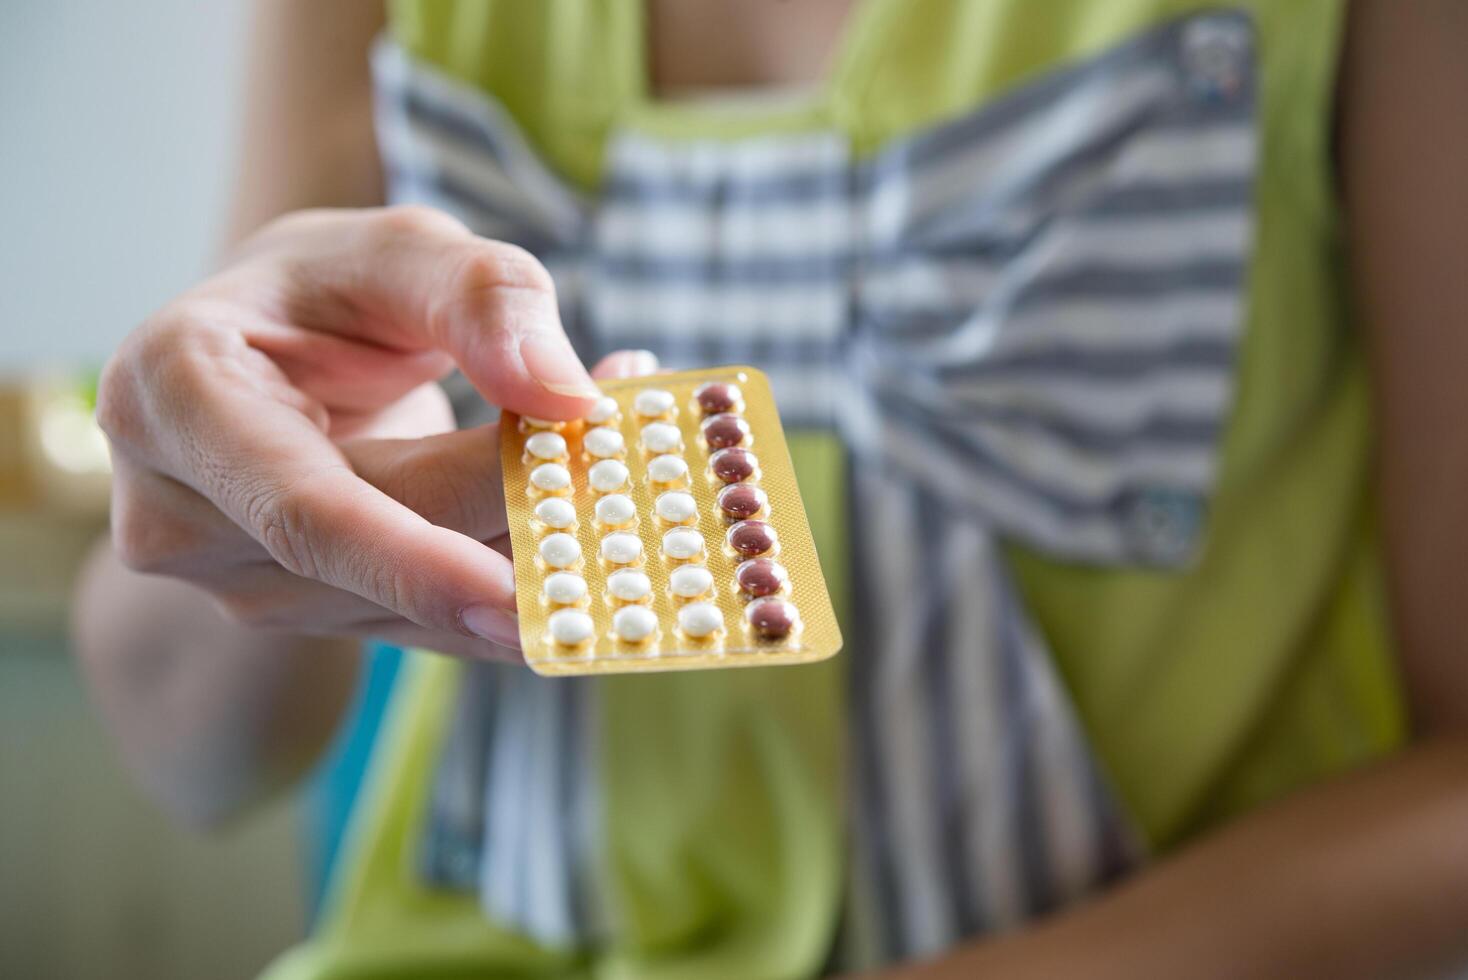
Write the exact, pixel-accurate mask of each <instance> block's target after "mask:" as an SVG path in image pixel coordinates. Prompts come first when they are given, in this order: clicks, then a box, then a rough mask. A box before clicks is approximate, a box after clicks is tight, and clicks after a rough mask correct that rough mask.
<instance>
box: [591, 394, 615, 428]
mask: <svg viewBox="0 0 1468 980" xmlns="http://www.w3.org/2000/svg"><path fill="white" fill-rule="evenodd" d="M616 417H617V400H616V399H615V398H613V397H612V396H611V395H602V396H601V397H600V398H598V399H597V400H596V404H595V405H593V406H591V411H589V412H587V413H586V421H588V422H590V423H591V424H592V425H604V424H605V423H607V422H610V421H611V420H612V419H614V418H616Z"/></svg>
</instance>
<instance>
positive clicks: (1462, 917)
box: [891, 738, 1468, 980]
mask: <svg viewBox="0 0 1468 980" xmlns="http://www.w3.org/2000/svg"><path fill="white" fill-rule="evenodd" d="M1464 963H1468V738H1458V739H1447V738H1444V739H1440V740H1437V741H1434V742H1424V743H1422V744H1421V745H1420V746H1418V747H1415V748H1413V749H1411V750H1409V751H1407V752H1405V753H1403V754H1402V755H1401V756H1400V757H1398V758H1396V759H1393V760H1391V761H1389V762H1386V763H1384V764H1382V765H1380V766H1378V767H1375V768H1373V769H1370V770H1367V771H1364V772H1361V773H1358V774H1355V775H1352V776H1349V777H1347V778H1344V779H1341V780H1338V781H1336V782H1332V783H1329V784H1325V785H1322V786H1319V787H1317V788H1314V789H1311V790H1308V791H1305V792H1303V793H1300V794H1299V795H1297V796H1295V797H1292V798H1290V799H1289V800H1287V801H1285V802H1283V803H1281V804H1278V805H1276V806H1273V807H1270V808H1267V809H1265V810H1262V811H1260V812H1258V813H1256V814H1253V815H1251V816H1249V817H1246V818H1244V819H1242V820H1240V821H1238V822H1237V823H1236V824H1233V825H1231V826H1230V827H1228V828H1226V829H1224V830H1223V831H1221V832H1219V833H1218V834H1216V835H1214V836H1212V837H1210V838H1208V839H1206V840H1203V841H1200V842H1199V843H1197V844H1196V845H1193V846H1191V847H1189V848H1187V849H1186V850H1184V851H1183V852H1181V853H1179V854H1177V855H1176V856H1175V857H1171V858H1169V859H1167V860H1166V861H1164V862H1162V863H1160V864H1158V865H1157V866H1155V867H1154V868H1152V869H1150V870H1148V871H1146V872H1143V873H1142V874H1140V875H1138V876H1137V877H1136V878H1135V879H1133V880H1132V881H1130V882H1128V883H1126V884H1124V885H1122V886H1120V887H1118V888H1116V889H1114V890H1113V891H1111V892H1108V893H1107V894H1105V895H1104V896H1102V897H1099V898H1097V899H1095V900H1093V901H1092V902H1090V903H1088V904H1086V905H1083V906H1081V907H1079V908H1077V909H1076V910H1074V911H1072V912H1069V913H1067V914H1064V915H1062V916H1060V917H1058V918H1056V919H1054V920H1052V921H1050V922H1047V923H1044V924H1041V925H1039V926H1037V927H1034V928H1032V929H1030V930H1027V931H1025V932H1022V933H1019V934H1016V935H1015V936H1013V937H1007V938H1002V939H997V940H993V941H989V942H981V943H977V944H975V945H972V946H969V947H966V948H962V949H960V950H958V951H956V952H954V953H952V954H949V955H947V956H945V957H943V958H941V959H939V960H935V961H933V962H931V963H928V964H922V965H918V966H912V967H906V968H903V969H899V970H896V971H894V972H893V973H892V974H891V976H892V978H893V980H897V978H899V977H900V978H901V980H948V978H955V980H956V978H959V977H964V978H967V977H973V976H983V975H988V976H995V977H1006V978H1024V977H1047V978H1054V977H1086V978H1089V980H1105V978H1108V977H1116V978H1135V977H1154V976H1155V977H1183V976H1185V977H1193V978H1200V980H1201V978H1208V977H1219V978H1224V977H1256V978H1275V977H1278V978H1282V980H1283V978H1293V977H1332V978H1338V980H1342V978H1362V980H1365V978H1378V977H1379V978H1392V980H1401V978H1408V977H1414V976H1429V975H1435V974H1434V973H1433V971H1435V970H1441V969H1443V968H1446V967H1448V966H1450V965H1454V966H1461V965H1463V964H1464Z"/></svg>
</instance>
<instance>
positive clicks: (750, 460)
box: [709, 449, 757, 483]
mask: <svg viewBox="0 0 1468 980" xmlns="http://www.w3.org/2000/svg"><path fill="white" fill-rule="evenodd" d="M756 463H757V460H756V459H755V457H754V453H752V452H750V451H749V450H748V449H720V450H719V451H718V452H716V453H714V454H713V455H712V456H710V457H709V465H710V466H711V467H712V468H713V471H714V476H717V477H718V478H719V479H720V480H723V481H724V482H725V483H741V482H743V481H745V480H747V479H749V478H750V477H752V476H754V471H755V467H756Z"/></svg>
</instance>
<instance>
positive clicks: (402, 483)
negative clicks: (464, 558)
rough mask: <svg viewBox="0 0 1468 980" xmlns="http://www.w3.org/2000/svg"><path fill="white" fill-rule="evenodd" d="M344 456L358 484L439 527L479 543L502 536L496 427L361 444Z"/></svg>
mask: <svg viewBox="0 0 1468 980" xmlns="http://www.w3.org/2000/svg"><path fill="white" fill-rule="evenodd" d="M343 451H344V452H345V454H346V457H347V460H348V461H349V462H350V464H351V466H352V469H353V470H355V471H356V472H357V474H358V475H359V476H360V477H362V479H364V480H366V481H367V482H368V483H370V484H372V485H373V486H375V487H377V488H378V489H380V490H382V491H383V492H384V493H386V494H387V495H388V496H390V497H392V498H393V499H395V500H398V501H401V502H402V503H403V504H404V505H406V506H407V507H409V508H411V509H412V510H413V511H415V512H417V513H418V514H421V515H422V516H423V517H424V518H426V519H427V520H428V521H430V522H432V523H433V524H436V525H438V526H439V527H446V528H451V529H452V530H455V531H459V532H461V533H463V534H466V535H468V536H469V537H471V538H475V539H476V540H480V541H482V540H484V539H486V538H491V537H494V536H496V535H500V534H503V533H504V532H505V530H506V524H505V494H504V481H503V480H502V479H501V476H500V451H499V425H498V424H490V425H482V426H478V427H476V428H473V429H461V430H459V431H457V432H446V433H443V434H441V435H436V436H429V437H427V438H424V439H363V440H359V441H356V442H352V443H349V444H347V445H346V446H344V447H343Z"/></svg>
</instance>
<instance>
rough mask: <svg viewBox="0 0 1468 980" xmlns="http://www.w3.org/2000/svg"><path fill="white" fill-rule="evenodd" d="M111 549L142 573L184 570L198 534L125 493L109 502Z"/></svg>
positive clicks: (129, 565) (128, 565) (197, 540)
mask: <svg viewBox="0 0 1468 980" xmlns="http://www.w3.org/2000/svg"><path fill="white" fill-rule="evenodd" d="M111 523H112V529H111V530H112V550H113V552H114V553H115V554H116V555H117V560H118V561H120V562H121V563H122V564H123V565H124V566H125V567H127V568H130V569H132V570H133V571H135V572H140V573H143V574H146V575H178V574H182V573H183V572H185V571H186V570H187V569H188V568H189V567H190V563H191V560H192V559H193V558H195V557H196V556H197V554H198V550H199V537H198V535H197V534H196V533H195V532H194V530H193V529H192V528H190V527H188V526H187V525H185V524H183V523H181V522H179V521H176V520H172V519H170V518H169V516H168V515H167V514H165V513H160V512H159V511H158V510H157V509H156V508H153V507H150V506H148V505H147V504H145V503H143V502H142V501H139V500H134V499H131V498H130V497H129V496H128V495H125V494H119V495H117V496H116V497H115V498H114V501H113V506H112V522H111Z"/></svg>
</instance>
